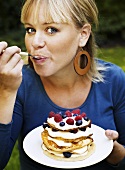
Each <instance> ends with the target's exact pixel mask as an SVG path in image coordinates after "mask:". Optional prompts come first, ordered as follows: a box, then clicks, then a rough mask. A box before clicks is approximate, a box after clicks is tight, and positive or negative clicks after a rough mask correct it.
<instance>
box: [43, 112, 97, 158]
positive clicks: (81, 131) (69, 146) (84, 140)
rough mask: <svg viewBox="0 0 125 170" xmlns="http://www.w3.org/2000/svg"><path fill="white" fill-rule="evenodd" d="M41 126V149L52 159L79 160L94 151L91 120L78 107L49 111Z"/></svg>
mask: <svg viewBox="0 0 125 170" xmlns="http://www.w3.org/2000/svg"><path fill="white" fill-rule="evenodd" d="M43 128H44V130H43V132H42V133H41V137H42V141H43V143H42V149H43V152H44V153H45V154H46V155H47V156H49V157H51V158H53V159H56V160H62V161H79V160H83V159H86V158H88V157H89V156H90V155H92V154H93V153H94V151H95V143H94V140H93V137H92V135H93V132H92V128H91V120H90V119H89V118H88V117H87V115H86V113H81V111H80V109H76V110H73V111H69V110H67V111H66V112H65V113H62V114H61V113H54V112H53V111H51V112H50V113H49V116H48V118H47V122H45V123H44V124H43Z"/></svg>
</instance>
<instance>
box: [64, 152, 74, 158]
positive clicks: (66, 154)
mask: <svg viewBox="0 0 125 170" xmlns="http://www.w3.org/2000/svg"><path fill="white" fill-rule="evenodd" d="M63 155H64V157H65V158H70V157H71V155H72V153H70V152H63Z"/></svg>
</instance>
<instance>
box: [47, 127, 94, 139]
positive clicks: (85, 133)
mask: <svg viewBox="0 0 125 170" xmlns="http://www.w3.org/2000/svg"><path fill="white" fill-rule="evenodd" d="M70 128H71V127H70ZM46 130H47V131H48V133H49V136H51V137H62V138H64V139H77V138H80V137H83V136H85V137H87V136H90V135H92V129H91V128H89V127H87V128H86V130H85V131H81V130H79V129H78V132H77V133H70V132H67V131H56V132H55V131H52V128H48V127H46Z"/></svg>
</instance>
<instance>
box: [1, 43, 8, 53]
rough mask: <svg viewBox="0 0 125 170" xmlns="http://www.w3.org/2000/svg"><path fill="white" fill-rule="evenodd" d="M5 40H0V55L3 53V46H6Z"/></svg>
mask: <svg viewBox="0 0 125 170" xmlns="http://www.w3.org/2000/svg"><path fill="white" fill-rule="evenodd" d="M7 45H8V44H7V42H5V41H1V42H0V55H1V54H2V53H3V50H4V49H5V48H7Z"/></svg>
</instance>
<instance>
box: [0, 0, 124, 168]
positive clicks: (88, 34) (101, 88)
mask: <svg viewBox="0 0 125 170" xmlns="http://www.w3.org/2000/svg"><path fill="white" fill-rule="evenodd" d="M97 14H98V11H97V7H96V5H95V3H94V1H93V0H74V1H73V0H63V1H60V0H27V1H26V2H25V4H24V6H23V9H22V15H21V21H22V23H23V24H24V27H25V29H26V35H25V44H26V48H27V51H28V53H29V64H30V65H28V66H24V67H23V61H22V60H21V57H20V55H19V53H20V49H19V48H18V47H16V46H13V47H8V46H7V43H6V42H1V43H0V54H1V55H0V96H1V97H0V151H1V152H0V169H3V168H4V167H5V166H6V164H7V162H8V160H9V158H10V155H11V152H12V149H13V147H14V144H15V142H16V140H17V138H18V141H19V153H20V163H21V169H22V170H32V169H33V170H35V169H50V167H47V166H42V165H40V164H38V163H36V162H34V161H33V160H32V159H30V158H29V157H28V156H27V155H26V154H25V152H24V150H23V139H24V137H25V136H26V135H27V134H28V132H30V131H31V130H32V129H34V128H36V127H38V126H40V125H42V124H43V122H44V121H46V118H47V116H48V113H49V112H50V111H55V112H59V111H60V112H64V111H66V110H71V111H72V110H73V109H77V108H79V109H81V111H84V112H86V113H87V115H88V117H89V118H90V119H91V120H92V123H93V124H96V125H98V126H100V127H102V128H104V129H105V130H106V132H105V133H106V136H107V137H108V138H109V139H112V140H114V147H113V151H112V152H111V154H110V155H109V156H108V157H107V158H106V159H105V160H103V161H101V162H100V163H98V164H96V165H92V166H90V167H86V168H82V169H87V170H89V169H90V170H91V169H95V170H98V169H99V170H100V169H101V170H103V169H106V168H107V169H108V170H113V169H115V168H121V167H122V166H123V165H122V164H123V163H124V157H125V148H124V146H125V135H124V134H125V123H124V118H125V86H124V84H125V75H124V72H123V71H122V70H121V69H120V68H119V67H118V66H116V65H113V64H111V63H106V62H104V61H101V60H97V59H95V58H94V57H95V47H96V45H95V42H94V35H93V26H94V25H97V23H98V17H97ZM79 62H80V64H79ZM22 67H23V69H22ZM108 129H110V130H108ZM76 163H77V162H76ZM51 169H52V168H51Z"/></svg>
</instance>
